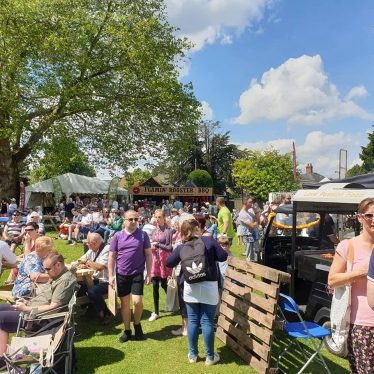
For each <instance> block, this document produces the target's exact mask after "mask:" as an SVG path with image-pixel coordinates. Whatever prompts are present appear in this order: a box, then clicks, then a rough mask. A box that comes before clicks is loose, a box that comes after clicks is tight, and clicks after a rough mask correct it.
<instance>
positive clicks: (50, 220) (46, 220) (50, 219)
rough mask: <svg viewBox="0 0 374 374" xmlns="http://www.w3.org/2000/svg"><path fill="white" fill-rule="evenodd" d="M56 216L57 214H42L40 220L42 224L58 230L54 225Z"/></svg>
mask: <svg viewBox="0 0 374 374" xmlns="http://www.w3.org/2000/svg"><path fill="white" fill-rule="evenodd" d="M56 217H58V216H49V215H45V216H43V218H42V222H43V224H44V227H46V228H47V227H49V228H50V227H52V228H53V229H54V230H55V231H57V232H58V231H59V229H58V227H57V225H56V222H55V221H54V220H55V218H56Z"/></svg>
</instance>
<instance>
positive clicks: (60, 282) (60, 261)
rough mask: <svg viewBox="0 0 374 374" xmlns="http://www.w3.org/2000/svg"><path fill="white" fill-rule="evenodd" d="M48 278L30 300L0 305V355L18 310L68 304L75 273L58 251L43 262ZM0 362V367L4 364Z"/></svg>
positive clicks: (27, 310) (43, 309) (75, 284)
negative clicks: (68, 267) (67, 266)
mask: <svg viewBox="0 0 374 374" xmlns="http://www.w3.org/2000/svg"><path fill="white" fill-rule="evenodd" d="M43 266H44V269H45V271H46V272H47V273H48V275H49V278H50V280H49V281H48V282H47V283H46V285H45V287H44V289H43V291H42V293H41V294H40V295H39V296H36V297H34V298H32V299H31V300H29V301H28V300H25V299H19V300H17V302H16V304H14V305H9V304H1V305H0V356H1V355H3V354H4V353H5V352H6V349H7V342H8V336H9V333H13V332H16V331H17V326H18V320H19V314H20V312H26V313H30V312H31V311H32V310H33V309H34V310H35V309H36V311H37V313H40V312H43V311H46V310H48V309H52V308H56V307H59V306H62V305H64V304H68V303H69V301H70V299H71V298H72V296H73V294H74V292H75V291H77V290H78V288H79V285H78V283H77V281H76V278H75V275H74V274H72V273H71V272H70V271H69V270H68V269H67V268H66V266H65V262H64V258H63V257H62V255H61V254H59V253H58V252H51V253H50V254H49V255H47V256H46V258H45V259H44V262H43ZM2 364H3V363H2V362H0V367H2V366H4V365H2Z"/></svg>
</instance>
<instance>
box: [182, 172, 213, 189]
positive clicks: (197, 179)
mask: <svg viewBox="0 0 374 374" xmlns="http://www.w3.org/2000/svg"><path fill="white" fill-rule="evenodd" d="M188 179H190V180H191V181H192V182H194V183H195V184H196V186H197V187H213V179H212V177H211V176H210V174H209V173H208V172H207V171H206V170H200V169H196V170H194V171H191V173H190V174H189V175H188Z"/></svg>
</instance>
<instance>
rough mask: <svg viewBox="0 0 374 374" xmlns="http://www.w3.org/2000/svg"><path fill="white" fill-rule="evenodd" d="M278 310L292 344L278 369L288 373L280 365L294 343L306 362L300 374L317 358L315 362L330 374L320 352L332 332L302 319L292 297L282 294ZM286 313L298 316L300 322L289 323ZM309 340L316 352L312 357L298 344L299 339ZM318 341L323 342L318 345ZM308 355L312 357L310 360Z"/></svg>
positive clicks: (285, 350)
mask: <svg viewBox="0 0 374 374" xmlns="http://www.w3.org/2000/svg"><path fill="white" fill-rule="evenodd" d="M278 309H279V312H280V314H281V316H282V318H283V319H284V321H285V324H284V331H285V332H286V333H287V334H288V336H289V337H290V338H291V342H290V344H289V345H288V346H287V347H286V348H285V349H284V350H283V352H282V353H281V355H280V356H279V357H278V360H277V368H278V369H279V370H280V371H282V372H283V373H286V372H285V371H284V370H283V369H282V368H280V367H279V363H280V361H281V359H282V357H283V356H284V355H285V354H286V352H287V351H288V350H289V348H290V347H291V346H292V344H293V343H296V344H297V346H298V348H299V350H300V352H301V354H302V355H303V357H304V359H305V360H306V362H305V365H304V366H303V367H302V368H301V369H300V371H299V372H298V374H299V373H302V372H303V371H304V369H305V368H306V367H307V366H308V365H309V364H310V362H311V361H312V360H313V359H314V358H315V361H316V362H318V363H319V364H320V365H322V366H323V367H324V368H325V369H326V371H327V372H328V373H329V374H330V370H329V368H328V367H327V365H326V362H325V360H324V359H323V357H322V355H321V353H320V351H321V348H322V346H323V338H324V337H325V336H328V335H330V331H329V330H326V329H325V328H324V327H322V326H320V325H318V324H316V323H314V322H306V321H304V319H303V318H302V317H301V314H300V311H299V307H298V306H297V304H296V303H295V301H294V300H293V299H292V297H290V296H287V295H284V294H282V293H281V294H280V295H279V300H278ZM285 312H289V313H295V314H297V316H298V318H299V322H288V321H287V319H286V316H285ZM299 338H301V339H307V340H309V341H310V342H311V343H312V346H313V348H314V350H315V352H314V353H313V354H312V355H311V356H310V353H308V352H306V351H305V349H303V348H302V347H301V345H300V344H299V342H298V339H299ZM316 339H320V340H321V341H320V342H319V343H318V344H317V343H316ZM308 355H309V356H310V357H309V358H308Z"/></svg>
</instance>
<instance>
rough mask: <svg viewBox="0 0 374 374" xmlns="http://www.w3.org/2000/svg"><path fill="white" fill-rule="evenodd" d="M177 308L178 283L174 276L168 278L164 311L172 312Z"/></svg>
mask: <svg viewBox="0 0 374 374" xmlns="http://www.w3.org/2000/svg"><path fill="white" fill-rule="evenodd" d="M178 309H179V300H178V285H177V280H176V279H175V278H169V280H168V288H167V293H166V308H165V311H166V312H174V311H176V310H178Z"/></svg>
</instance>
